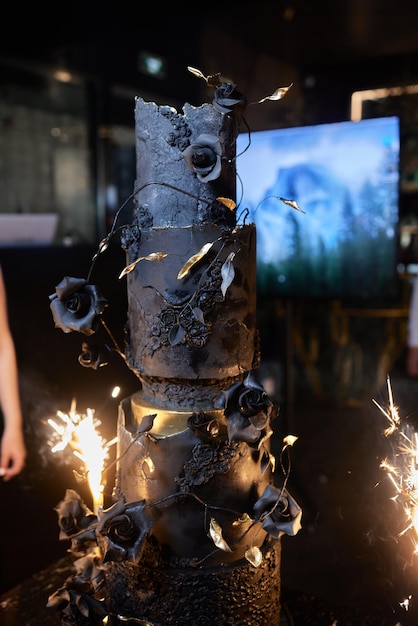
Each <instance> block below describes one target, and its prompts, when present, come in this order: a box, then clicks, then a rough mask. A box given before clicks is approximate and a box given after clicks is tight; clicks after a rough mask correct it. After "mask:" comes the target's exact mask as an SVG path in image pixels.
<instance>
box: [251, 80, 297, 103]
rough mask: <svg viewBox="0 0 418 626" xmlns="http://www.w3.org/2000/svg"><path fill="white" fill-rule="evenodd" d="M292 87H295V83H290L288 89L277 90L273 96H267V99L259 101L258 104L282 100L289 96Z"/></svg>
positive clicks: (280, 88)
mask: <svg viewBox="0 0 418 626" xmlns="http://www.w3.org/2000/svg"><path fill="white" fill-rule="evenodd" d="M292 86H293V83H290V85H289V86H288V87H279V88H278V89H276V91H275V92H274V93H272V94H271V96H266V97H265V98H262V99H261V100H259V101H258V104H261V103H262V102H265V101H266V100H281V99H282V98H283V97H284V96H285V95H286V94H287V92H288V91H289V89H290V88H291V87H292Z"/></svg>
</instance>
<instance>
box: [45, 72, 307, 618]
mask: <svg viewBox="0 0 418 626" xmlns="http://www.w3.org/2000/svg"><path fill="white" fill-rule="evenodd" d="M189 69H191V71H193V73H195V74H197V75H199V77H200V78H202V77H203V75H201V73H200V72H198V71H197V70H193V68H189ZM203 78H205V80H206V82H207V84H208V85H211V86H213V87H214V100H213V102H212V103H211V104H203V105H202V106H200V107H192V106H190V105H189V104H186V105H184V108H183V113H182V114H180V113H178V112H177V111H175V110H174V109H172V108H171V107H162V106H158V105H156V104H155V103H146V102H144V100H143V99H142V98H137V99H136V108H135V135H136V154H137V174H136V181H135V189H134V198H135V210H134V215H133V219H132V222H131V223H130V224H128V225H125V227H124V228H123V232H122V235H121V238H120V241H121V245H122V247H123V249H124V250H125V253H126V267H125V268H124V270H123V271H122V273H121V276H123V277H124V278H126V283H127V296H128V312H127V323H126V345H125V351H124V352H125V353H124V358H125V360H126V363H127V365H128V367H129V368H130V369H131V370H132V371H133V372H134V373H135V374H136V376H137V377H138V382H139V389H138V391H137V392H136V393H134V394H133V395H132V396H131V397H129V398H126V399H125V400H123V401H122V402H121V404H120V406H119V415H118V428H117V435H118V449H117V459H118V461H117V471H116V478H115V484H114V488H113V496H112V498H113V504H112V505H111V506H110V507H109V508H106V509H101V510H99V511H98V512H97V513H96V514H95V513H93V512H92V511H90V509H89V508H88V507H87V506H86V504H85V503H84V502H83V500H82V499H81V498H80V496H79V495H78V494H77V492H76V491H74V490H71V489H69V490H67V492H66V494H65V497H64V499H63V500H62V501H61V502H60V503H59V504H58V505H57V512H58V520H59V526H60V529H61V532H60V538H62V539H67V540H69V541H71V550H72V552H73V553H74V555H75V556H76V557H77V560H76V561H75V569H76V573H75V575H74V577H71V578H70V579H68V580H67V581H66V582H65V584H64V586H63V587H62V588H61V589H59V590H57V591H56V592H55V593H54V594H52V595H51V596H50V598H49V601H48V605H49V606H51V607H52V606H53V607H56V608H58V609H59V611H60V615H61V620H62V623H63V624H83V625H85V626H90V625H93V624H103V623H110V624H114V625H116V624H121V623H126V622H128V623H132V624H142V625H145V626H157V625H162V624H164V625H168V624H170V625H175V626H180V625H182V626H192V625H193V626H199V625H204V624H209V623H216V624H217V626H226V625H232V626H240V625H242V626H244V624H245V626H278V625H279V621H280V584H281V581H280V555H281V547H280V537H281V535H282V534H283V533H287V534H290V535H292V534H295V533H296V532H298V530H299V527H300V518H301V511H300V509H299V507H298V505H297V504H296V502H295V501H294V500H293V498H292V497H291V496H290V494H289V493H288V491H287V489H286V480H285V477H283V476H280V477H277V476H276V474H275V465H276V463H275V459H274V457H273V455H272V453H271V449H270V439H271V435H272V426H271V423H272V421H273V419H275V418H276V416H277V413H278V409H277V407H276V406H275V405H274V404H273V402H272V401H271V400H270V399H269V397H268V395H267V393H266V392H265V390H264V388H263V387H262V385H261V384H260V383H259V382H258V381H257V378H256V375H255V371H256V370H257V368H258V366H259V361H260V355H259V348H258V333H257V328H256V231H255V226H254V224H252V223H249V224H246V223H245V220H243V223H238V221H239V220H238V218H237V206H236V182H235V181H236V154H235V141H236V137H237V133H238V132H239V131H240V129H241V124H242V121H243V119H244V118H243V114H244V112H245V110H246V99H245V97H244V96H243V95H242V94H240V93H239V92H238V91H237V89H236V86H235V84H234V83H232V82H231V81H228V80H227V79H224V78H222V77H221V76H220V75H215V76H211V77H208V78H206V77H203ZM110 234H111V235H113V234H114V229H112V232H111V233H110ZM103 248H104V247H103ZM50 301H51V310H52V313H53V316H54V320H55V324H56V326H57V327H59V328H61V329H62V330H63V331H64V332H71V331H73V330H79V331H80V332H82V333H84V334H86V335H90V334H93V333H94V332H95V331H96V329H97V325H98V323H99V322H100V319H101V318H102V317H103V314H104V312H105V309H106V307H107V301H106V299H105V298H103V296H101V292H100V290H98V288H96V287H95V286H94V285H91V284H90V282H89V281H88V280H84V279H71V278H68V277H66V278H65V279H64V280H63V281H62V283H60V284H59V285H58V286H57V287H56V290H55V293H54V294H52V295H51V296H50ZM86 303H87V304H86ZM86 351H87V352H88V350H87V348H85V349H84V352H86ZM85 360H86V359H85ZM87 361H88V359H87ZM81 362H82V361H81ZM82 364H83V363H82ZM84 364H86V363H84ZM103 620H106V622H104V621H103Z"/></svg>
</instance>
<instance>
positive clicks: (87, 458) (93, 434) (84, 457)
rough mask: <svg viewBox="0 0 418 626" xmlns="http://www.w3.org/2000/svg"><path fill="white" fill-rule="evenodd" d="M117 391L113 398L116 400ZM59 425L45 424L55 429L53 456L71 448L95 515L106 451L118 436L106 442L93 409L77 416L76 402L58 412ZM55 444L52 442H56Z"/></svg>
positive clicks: (101, 494)
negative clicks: (87, 488) (79, 466)
mask: <svg viewBox="0 0 418 626" xmlns="http://www.w3.org/2000/svg"><path fill="white" fill-rule="evenodd" d="M117 394H118V392H117V391H116V389H115V390H114V391H113V392H112V397H116V396H117ZM57 417H59V418H60V420H61V421H60V422H57V421H55V420H53V419H49V420H48V424H49V425H50V426H51V427H52V428H53V429H54V436H53V438H52V439H51V442H50V445H51V451H52V452H53V453H56V452H60V451H63V450H64V449H65V448H67V447H68V448H70V449H71V450H72V453H73V455H74V456H75V457H76V458H78V459H79V460H80V461H81V462H82V463H83V468H84V472H83V475H82V477H83V478H84V479H85V480H86V481H87V483H88V486H89V489H90V493H91V496H92V501H93V512H94V513H95V514H97V513H98V511H99V510H100V509H101V508H103V491H104V482H103V472H104V466H105V462H106V460H107V459H108V458H109V448H110V447H111V446H112V445H113V444H115V443H116V441H117V437H114V438H113V439H112V440H111V441H109V442H106V441H105V440H104V439H103V437H102V436H101V435H100V433H99V432H98V426H99V425H100V421H99V420H97V419H96V418H95V416H94V410H93V409H87V411H86V413H85V414H80V413H77V411H76V402H75V400H73V401H72V403H71V408H70V412H69V413H64V412H63V411H57ZM57 438H58V441H57V443H53V442H55V441H56V440H57Z"/></svg>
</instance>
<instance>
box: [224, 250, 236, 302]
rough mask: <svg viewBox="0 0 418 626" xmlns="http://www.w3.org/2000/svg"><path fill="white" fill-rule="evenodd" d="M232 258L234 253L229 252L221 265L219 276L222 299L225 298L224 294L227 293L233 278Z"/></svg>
mask: <svg viewBox="0 0 418 626" xmlns="http://www.w3.org/2000/svg"><path fill="white" fill-rule="evenodd" d="M234 256H235V252H230V254H228V256H227V258H226V261H225V263H224V264H223V265H222V269H221V276H222V285H221V291H222V295H223V297H224V298H225V294H226V292H227V289H228V287H229V285H230V284H231V283H232V281H233V280H234V277H235V268H234V266H233V265H232V261H233V259H234Z"/></svg>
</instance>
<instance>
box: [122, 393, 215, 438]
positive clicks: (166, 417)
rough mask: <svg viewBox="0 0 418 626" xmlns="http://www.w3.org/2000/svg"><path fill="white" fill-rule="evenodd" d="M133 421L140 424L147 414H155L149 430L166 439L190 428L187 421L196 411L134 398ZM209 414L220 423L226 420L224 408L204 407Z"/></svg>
mask: <svg viewBox="0 0 418 626" xmlns="http://www.w3.org/2000/svg"><path fill="white" fill-rule="evenodd" d="M131 406H132V415H133V422H134V423H135V424H137V425H138V426H140V425H141V422H142V420H143V418H144V417H146V416H147V415H151V414H152V415H155V414H156V417H155V419H154V423H153V425H152V428H151V430H149V431H148V432H149V433H150V434H151V435H152V436H153V437H156V438H160V439H164V438H165V437H172V436H173V435H177V434H178V433H181V432H183V431H184V430H186V429H187V428H188V425H187V421H188V419H189V418H190V417H191V416H192V415H193V413H194V412H195V411H192V410H190V409H178V410H176V411H173V410H168V409H165V408H159V407H158V406H155V405H154V404H150V403H147V402H142V401H141V402H138V401H134V400H132V403H131ZM202 410H204V412H205V413H206V414H207V415H210V416H212V417H213V418H214V419H217V420H218V421H219V423H220V424H223V423H224V422H225V417H224V412H223V409H202Z"/></svg>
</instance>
